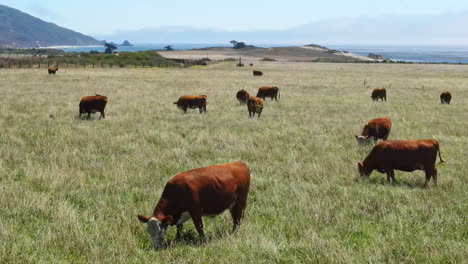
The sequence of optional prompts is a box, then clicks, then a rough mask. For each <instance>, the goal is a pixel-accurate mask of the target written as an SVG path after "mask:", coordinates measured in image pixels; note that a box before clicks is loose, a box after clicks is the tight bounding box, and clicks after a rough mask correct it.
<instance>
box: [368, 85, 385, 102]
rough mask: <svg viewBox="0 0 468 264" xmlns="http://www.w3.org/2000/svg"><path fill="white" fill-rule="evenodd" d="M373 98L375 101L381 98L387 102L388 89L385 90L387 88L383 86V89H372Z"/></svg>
mask: <svg viewBox="0 0 468 264" xmlns="http://www.w3.org/2000/svg"><path fill="white" fill-rule="evenodd" d="M371 97H372V100H374V101H378V100H379V99H382V102H383V101H384V100H385V102H386V101H387V90H385V88H381V89H378V88H377V89H374V90H373V91H372V95H371Z"/></svg>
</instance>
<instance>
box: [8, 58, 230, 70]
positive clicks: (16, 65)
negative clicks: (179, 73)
mask: <svg viewBox="0 0 468 264" xmlns="http://www.w3.org/2000/svg"><path fill="white" fill-rule="evenodd" d="M171 61H173V62H172V63H170V62H161V61H158V62H146V63H145V62H143V63H118V62H117V63H103V62H95V63H91V62H84V63H83V62H78V61H76V62H55V61H42V60H28V61H24V60H23V61H20V60H4V59H3V60H2V59H1V58H0V69H1V68H3V69H42V68H44V69H47V68H50V67H58V68H75V69H77V68H84V69H86V68H187V67H191V66H195V65H203V66H204V65H208V64H211V63H220V62H225V61H232V59H217V60H207V59H206V58H200V59H190V60H187V59H171Z"/></svg>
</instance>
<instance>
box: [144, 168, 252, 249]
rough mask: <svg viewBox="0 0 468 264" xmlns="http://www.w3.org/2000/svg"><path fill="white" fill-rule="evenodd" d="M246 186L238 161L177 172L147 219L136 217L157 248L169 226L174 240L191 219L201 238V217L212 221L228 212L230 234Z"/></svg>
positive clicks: (247, 173)
mask: <svg viewBox="0 0 468 264" xmlns="http://www.w3.org/2000/svg"><path fill="white" fill-rule="evenodd" d="M249 186H250V170H249V168H248V167H247V166H246V165H245V164H244V163H243V162H241V161H237V162H231V163H224V164H220V165H214V166H210V167H205V168H199V169H195V170H190V171H186V172H181V173H179V174H177V175H176V176H174V177H172V179H170V180H169V181H168V182H167V183H166V186H165V187H164V190H163V193H162V195H161V198H160V199H159V201H158V203H157V205H156V208H155V209H154V211H153V214H152V216H151V217H147V216H143V215H138V219H139V220H140V222H142V223H146V224H147V225H148V228H147V231H148V233H149V235H150V237H151V240H152V241H153V248H154V249H156V248H158V247H159V246H160V244H161V242H162V240H163V239H164V235H165V234H166V231H167V229H168V227H169V226H174V225H176V226H177V238H180V237H181V235H182V226H183V223H184V222H186V221H187V220H189V219H190V218H191V219H192V221H193V223H194V225H195V228H196V229H197V232H198V234H199V235H200V237H201V238H203V237H204V232H203V221H202V216H211V217H214V216H216V215H219V214H221V213H223V212H224V211H225V210H227V209H229V210H230V212H231V216H232V221H233V224H234V226H233V231H236V230H237V228H238V227H239V225H240V223H241V219H242V217H243V214H244V210H245V207H246V205H247V195H248V192H249Z"/></svg>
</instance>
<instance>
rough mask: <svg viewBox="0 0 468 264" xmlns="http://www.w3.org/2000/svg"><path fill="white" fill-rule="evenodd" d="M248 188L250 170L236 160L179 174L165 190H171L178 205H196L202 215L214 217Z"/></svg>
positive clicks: (244, 193) (245, 193)
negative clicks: (200, 209)
mask: <svg viewBox="0 0 468 264" xmlns="http://www.w3.org/2000/svg"><path fill="white" fill-rule="evenodd" d="M249 186H250V170H249V168H248V167H247V166H246V165H245V164H244V163H243V162H240V161H237V162H231V163H225V164H220V165H214V166H209V167H204V168H199V169H194V170H190V171H186V172H182V173H179V174H177V175H176V176H174V177H173V178H172V179H171V180H169V181H168V182H167V184H166V187H165V191H166V189H171V190H172V191H171V193H172V194H173V195H174V193H175V194H176V195H175V196H177V197H178V198H176V199H178V200H179V203H180V204H181V205H182V204H183V205H193V204H198V205H199V206H201V207H202V208H203V213H204V214H206V215H216V214H219V213H221V212H223V211H224V210H226V209H228V208H229V207H230V206H232V205H233V204H234V203H235V201H236V200H237V198H238V197H239V196H240V195H247V192H248V190H249ZM174 190H177V191H174ZM181 199H185V200H186V201H181ZM171 200H174V198H173V199H171ZM182 210H185V209H182Z"/></svg>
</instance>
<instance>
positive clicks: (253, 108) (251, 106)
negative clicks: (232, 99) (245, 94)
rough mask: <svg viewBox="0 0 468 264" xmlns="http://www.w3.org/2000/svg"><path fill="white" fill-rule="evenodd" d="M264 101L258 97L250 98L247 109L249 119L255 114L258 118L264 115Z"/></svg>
mask: <svg viewBox="0 0 468 264" xmlns="http://www.w3.org/2000/svg"><path fill="white" fill-rule="evenodd" d="M263 105H264V103H263V100H262V99H260V98H258V97H250V98H249V100H247V109H248V110H249V117H252V116H254V117H255V113H257V114H258V117H260V115H261V114H262V110H263Z"/></svg>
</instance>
